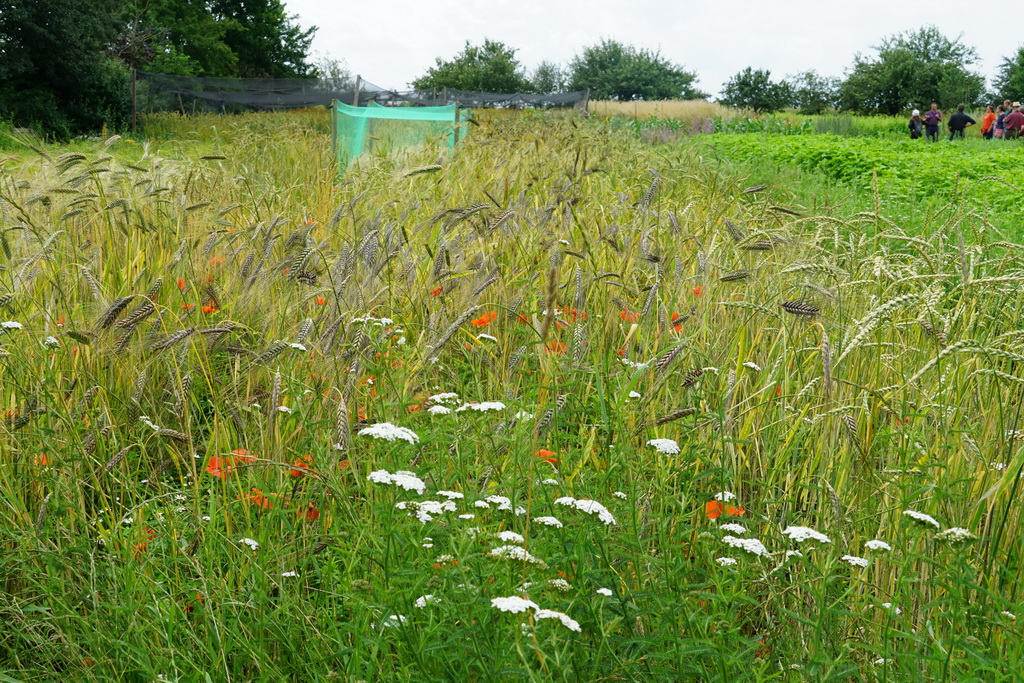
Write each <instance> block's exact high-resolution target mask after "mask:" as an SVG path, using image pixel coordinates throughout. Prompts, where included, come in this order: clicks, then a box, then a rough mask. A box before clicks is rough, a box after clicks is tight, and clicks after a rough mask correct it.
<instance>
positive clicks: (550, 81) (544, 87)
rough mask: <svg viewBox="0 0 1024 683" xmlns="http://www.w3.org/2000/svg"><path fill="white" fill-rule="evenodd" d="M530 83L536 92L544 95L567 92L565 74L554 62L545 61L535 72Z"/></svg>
mask: <svg viewBox="0 0 1024 683" xmlns="http://www.w3.org/2000/svg"><path fill="white" fill-rule="evenodd" d="M530 83H531V85H532V86H533V90H534V91H535V92H539V93H544V94H550V93H559V92H565V89H566V83H565V72H563V71H562V67H560V66H558V65H557V64H555V63H554V62H548V61H543V62H541V63H540V64H538V65H537V68H536V69H534V70H533V75H532V76H530Z"/></svg>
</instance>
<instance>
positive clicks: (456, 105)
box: [452, 102, 459, 148]
mask: <svg viewBox="0 0 1024 683" xmlns="http://www.w3.org/2000/svg"><path fill="white" fill-rule="evenodd" d="M457 144H459V103H458V102H456V103H455V137H454V138H453V140H452V147H453V148H454V147H455V146H456V145H457Z"/></svg>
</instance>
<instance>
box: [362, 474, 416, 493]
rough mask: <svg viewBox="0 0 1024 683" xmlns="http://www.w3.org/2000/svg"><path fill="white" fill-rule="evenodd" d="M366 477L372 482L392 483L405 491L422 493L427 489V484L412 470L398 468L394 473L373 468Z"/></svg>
mask: <svg viewBox="0 0 1024 683" xmlns="http://www.w3.org/2000/svg"><path fill="white" fill-rule="evenodd" d="M366 478H367V479H369V480H370V481H372V482H373V483H374V484H393V485H395V486H400V487H402V488H403V489H405V490H406V491H415V492H416V493H419V494H423V493H424V492H426V490H427V485H426V484H424V483H423V480H422V479H420V478H419V477H417V476H416V475H415V474H413V473H412V472H407V471H405V470H399V471H398V472H395V473H394V474H391V473H390V472H388V471H387V470H374V471H373V472H370V474H369V475H368V476H367V477H366Z"/></svg>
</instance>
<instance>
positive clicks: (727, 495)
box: [715, 491, 736, 503]
mask: <svg viewBox="0 0 1024 683" xmlns="http://www.w3.org/2000/svg"><path fill="white" fill-rule="evenodd" d="M715 500H720V501H722V502H723V503H728V502H729V501H730V500H736V494H735V493H732V492H731V491H719V492H718V493H716V494H715Z"/></svg>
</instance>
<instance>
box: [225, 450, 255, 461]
mask: <svg viewBox="0 0 1024 683" xmlns="http://www.w3.org/2000/svg"><path fill="white" fill-rule="evenodd" d="M231 455H233V456H235V457H236V458H238V459H239V460H241V461H242V462H253V461H255V460H256V457H257V456H256V455H255V454H253V453H250V452H249V451H248V450H246V449H244V448H236V449H235V450H233V451H231Z"/></svg>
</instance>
